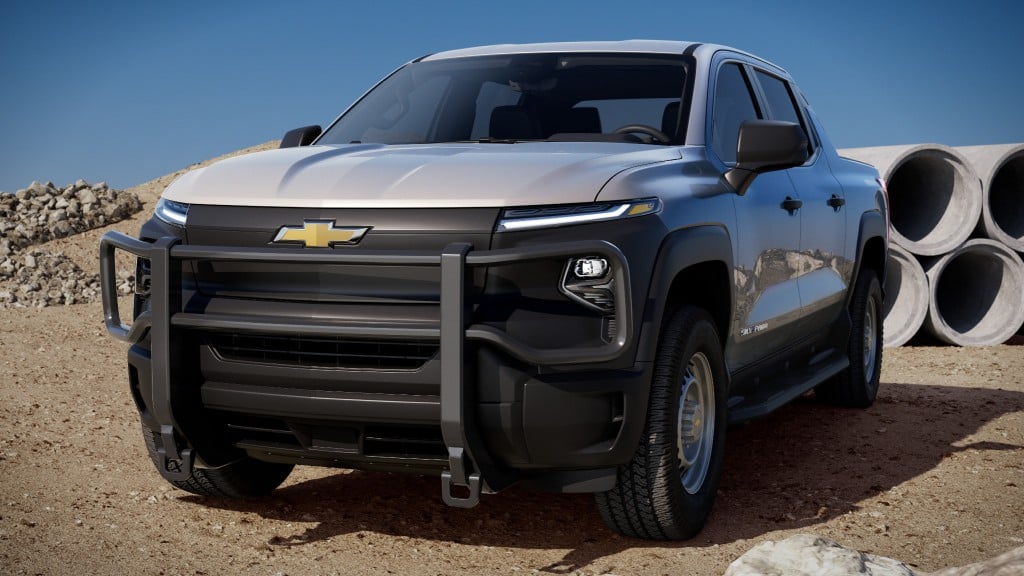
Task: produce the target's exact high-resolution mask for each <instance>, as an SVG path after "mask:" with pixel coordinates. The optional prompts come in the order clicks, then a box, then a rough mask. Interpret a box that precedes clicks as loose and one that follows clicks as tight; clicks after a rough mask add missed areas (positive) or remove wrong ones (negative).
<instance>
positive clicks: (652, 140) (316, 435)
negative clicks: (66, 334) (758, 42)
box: [100, 40, 888, 539]
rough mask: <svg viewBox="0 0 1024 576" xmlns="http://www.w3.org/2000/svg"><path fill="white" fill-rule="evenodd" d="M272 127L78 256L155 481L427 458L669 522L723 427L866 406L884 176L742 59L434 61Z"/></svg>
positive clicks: (571, 50)
mask: <svg viewBox="0 0 1024 576" xmlns="http://www.w3.org/2000/svg"><path fill="white" fill-rule="evenodd" d="M280 146H281V147H280V149H275V150H269V151H265V152H260V153H256V154H250V155H245V156H240V157H235V158H231V159H228V160H224V161H221V162H218V163H216V164H213V165H211V166H208V167H206V168H201V169H197V170H193V171H191V172H188V173H186V174H184V175H182V176H181V177H180V178H178V179H177V180H176V181H175V182H174V183H172V184H171V185H170V186H168V188H167V189H166V190H165V191H164V193H163V195H162V198H161V199H160V200H159V202H158V204H157V205H156V208H155V213H154V214H153V217H152V218H151V219H150V220H149V221H147V222H146V223H145V224H144V225H143V226H142V228H141V231H140V233H139V237H138V238H132V237H130V236H127V235H123V234H119V233H108V234H107V235H106V236H104V237H103V239H102V241H101V244H100V264H101V277H102V281H103V282H102V285H103V302H104V316H105V322H106V325H107V328H108V330H109V331H110V332H111V333H112V334H113V335H114V336H116V337H118V338H120V339H122V340H126V341H128V342H129V343H130V344H131V346H130V349H129V350H128V382H129V389H130V392H131V395H132V397H133V398H134V400H135V404H136V406H137V407H138V411H139V414H140V416H141V422H142V432H143V436H144V439H145V442H146V446H147V447H148V450H149V454H150V456H151V457H152V460H153V462H154V463H155V465H156V468H157V470H158V471H159V472H160V474H161V475H163V477H164V478H166V479H167V480H168V481H169V482H170V483H172V484H173V485H174V486H177V487H179V488H181V489H184V490H187V491H190V492H194V493H196V494H200V495H208V496H216V497H249V496H258V495H261V494H265V493H268V492H270V491H271V490H273V489H275V488H276V487H278V486H279V485H280V484H281V483H282V482H283V481H284V480H285V479H286V477H287V476H288V475H289V473H290V472H291V470H292V468H293V466H294V465H296V464H305V465H316V466H335V467H344V468H356V469H362V470H382V471H392V472H394V471H399V472H410V473H415V474H428V475H436V476H437V477H439V478H440V487H441V496H442V498H443V500H444V502H446V503H447V504H449V505H452V506H459V507H472V506H474V505H475V504H477V503H478V501H479V499H480V496H481V493H493V492H497V491H500V490H502V489H504V488H506V487H508V486H510V485H512V484H514V483H517V482H522V483H525V484H528V485H530V486H533V487H536V488H539V489H544V490H553V491H561V492H592V493H594V494H595V495H596V500H597V506H598V508H599V510H600V512H601V515H602V516H603V518H604V519H605V520H606V521H607V523H608V525H609V526H610V527H611V528H612V529H613V530H616V531H618V532H620V533H622V534H626V535H630V536H634V537H639V538H649V539H685V538H690V537H692V536H694V535H695V534H697V533H698V532H699V531H700V529H701V528H702V526H703V524H704V522H705V520H706V518H707V516H708V513H709V511H710V509H711V506H712V503H713V501H714V497H715V493H716V487H717V485H718V481H719V476H720V474H721V470H722V462H723V454H724V450H725V446H726V429H727V428H728V426H729V425H730V424H732V423H736V422H741V421H746V420H749V419H752V418H755V417H758V416H761V415H764V414H766V413H768V412H770V411H772V410H775V409H776V408H778V407H780V406H782V405H783V404H785V403H787V402H789V401H790V400H792V399H794V398H795V397H797V396H799V395H801V394H804V393H806V392H808V391H810V390H814V391H815V393H816V394H817V395H818V396H819V397H820V398H822V399H824V400H826V401H829V402H833V403H837V404H840V405H844V406H856V407H865V406H868V405H870V404H871V403H872V402H873V400H874V399H875V396H876V393H877V390H878V382H879V370H880V366H881V361H882V322H881V310H882V289H881V286H882V285H883V283H882V282H883V280H884V274H885V262H886V255H887V250H888V236H887V230H888V212H887V204H886V202H887V200H886V196H885V186H884V183H883V182H882V181H881V180H880V179H879V178H878V173H877V172H876V171H875V170H874V169H873V168H872V167H870V166H868V165H865V164H860V163H857V162H854V161H852V160H847V159H844V158H841V157H840V156H838V155H837V153H836V150H835V148H834V147H833V145H832V144H831V143H830V142H829V140H828V137H827V136H826V135H825V131H824V130H823V129H822V126H821V124H820V123H819V121H818V119H817V117H816V116H815V114H814V111H813V110H812V109H811V107H810V105H809V104H808V102H807V99H806V98H805V97H804V95H803V94H802V93H801V92H800V90H799V89H798V88H797V87H796V85H795V84H794V83H793V80H792V79H791V77H790V76H789V75H788V74H787V73H786V72H785V71H784V70H783V69H781V68H779V67H778V66H775V65H774V64H771V63H769V62H767V61H765V60H763V59H761V58H758V57H756V56H753V55H750V54H747V53H744V52H741V51H738V50H734V49H731V48H727V47H723V46H716V45H711V44H700V43H688V42H667V41H636V40H634V41H623V42H593V43H552V44H530V45H500V46H489V47H479V48H469V49H463V50H454V51H449V52H443V53H439V54H433V55H429V56H424V57H422V58H418V59H416V60H413V61H412V62H409V63H408V64H406V65H404V66H402V67H400V68H399V69H398V70H396V71H395V72H393V73H392V74H391V75H389V76H387V77H386V78H385V79H384V80H382V81H381V82H380V83H378V84H377V85H376V86H375V87H373V88H372V89H371V90H370V91H369V92H367V93H366V94H365V95H364V96H362V97H361V98H360V99H359V100H358V101H357V102H356V103H354V104H353V105H351V106H350V107H349V108H348V109H347V110H346V111H345V112H344V113H343V114H341V115H340V116H339V117H338V118H337V119H336V120H334V122H333V123H331V124H330V125H329V126H328V127H327V129H326V130H322V131H321V129H320V127H319V126H307V127H304V128H298V129H296V130H292V131H290V132H288V133H287V134H286V135H285V137H284V139H283V140H282V142H281V145H280ZM119 250H121V251H127V252H129V253H131V254H134V255H135V256H136V257H137V265H136V270H135V278H136V288H135V294H134V311H133V322H131V323H130V324H126V323H123V322H122V319H121V315H120V312H119V310H118V300H117V294H116V290H115V273H116V270H115V268H116V260H115V254H116V253H117V251H119ZM765 457H768V456H767V455H766V456H765Z"/></svg>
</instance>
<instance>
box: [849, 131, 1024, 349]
mask: <svg viewBox="0 0 1024 576" xmlns="http://www.w3.org/2000/svg"><path fill="white" fill-rule="evenodd" d="M840 153H841V154H842V155H843V156H847V157H849V158H853V159H856V160H860V161H862V162H867V163H869V164H872V165H874V166H875V167H876V168H878V171H879V173H880V174H881V175H882V177H883V178H885V180H886V182H887V183H888V190H889V200H890V212H891V230H890V231H891V239H892V248H891V252H890V255H889V260H888V264H887V273H886V276H887V278H886V286H885V290H886V299H887V301H886V306H885V334H886V339H885V345H886V346H890V347H891V346H899V345H902V344H904V343H906V342H907V341H908V340H910V339H911V338H912V337H913V336H914V335H915V333H917V331H918V329H919V328H920V327H921V326H922V325H923V327H924V328H925V330H926V331H927V332H929V333H931V334H932V335H933V336H935V337H936V338H938V339H939V340H941V341H943V342H946V343H949V344H955V345H960V346H985V345H992V344H1000V343H1002V342H1005V341H1006V340H1007V339H1009V338H1010V337H1012V336H1013V334H1014V333H1015V332H1017V331H1018V330H1024V328H1022V324H1024V263H1022V262H1021V258H1020V256H1018V255H1017V254H1016V253H1015V252H1014V250H1017V251H1024V144H1017V145H1001V146H978V147H969V148H962V149H959V150H957V149H953V148H949V147H947V146H942V145H938V144H924V145H913V146H885V147H876V148H859V149H852V150H842V151H841V152H840ZM979 175H980V177H979ZM976 229H977V231H976V232H975V230H976ZM972 232H974V233H975V235H978V236H984V237H987V238H989V239H986V240H971V241H969V242H968V238H969V237H970V236H971V235H972ZM925 270H926V271H927V273H925V272H924V271H925Z"/></svg>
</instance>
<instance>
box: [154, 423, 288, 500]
mask: <svg viewBox="0 0 1024 576" xmlns="http://www.w3.org/2000/svg"><path fill="white" fill-rule="evenodd" d="M142 437H143V438H144V439H145V440H146V451H147V452H149V457H150V459H151V460H152V461H153V465H154V466H156V467H157V470H159V469H160V458H159V453H158V452H157V442H159V441H160V438H159V434H157V433H156V432H154V431H153V430H150V429H149V428H148V427H146V426H145V425H143V426H142ZM292 468H294V466H293V465H291V464H275V463H271V462H262V461H260V460H256V459H253V458H249V457H244V458H242V459H241V460H236V461H235V462H232V463H231V464H228V465H226V466H221V467H220V468H193V469H192V474H191V475H190V476H189V477H188V479H186V480H168V482H170V483H171V484H172V485H173V486H174V487H175V488H180V489H182V490H184V491H186V492H191V493H193V494H198V495H200V496H211V497H215V498H252V497H254V496H263V495H265V494H269V493H270V492H272V491H273V490H274V489H275V488H277V487H278V486H280V485H281V484H282V483H283V482H284V481H285V479H286V478H288V475H289V474H291V471H292Z"/></svg>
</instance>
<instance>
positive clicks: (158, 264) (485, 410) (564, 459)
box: [100, 232, 650, 506]
mask: <svg viewBox="0 0 1024 576" xmlns="http://www.w3.org/2000/svg"><path fill="white" fill-rule="evenodd" d="M180 242H181V241H180V239H178V238H173V237H164V238H161V239H159V240H157V241H155V242H153V243H149V242H144V241H141V240H137V239H135V238H131V237H129V236H125V235H123V234H119V233H116V232H110V233H107V234H106V235H105V236H104V237H103V238H102V240H101V243H100V265H101V266H100V268H101V281H102V286H103V305H104V317H105V322H106V326H107V330H108V331H109V332H110V333H111V334H113V335H114V336H116V337H117V338H119V339H122V340H125V341H128V342H131V343H133V344H136V346H133V347H132V351H131V352H130V353H129V361H130V365H131V367H132V368H131V371H130V372H131V377H132V378H133V390H134V392H135V394H136V402H137V403H138V404H139V409H140V411H141V412H142V413H143V419H144V421H145V420H148V421H149V424H150V425H151V426H153V427H154V428H155V429H157V430H159V432H160V435H161V438H162V446H160V447H159V450H160V453H161V455H162V459H163V462H162V466H161V473H163V474H164V475H165V476H166V477H168V478H170V479H177V478H182V477H187V475H188V474H189V473H190V472H191V466H193V461H194V460H198V461H199V463H200V464H207V465H216V464H217V462H218V460H222V459H224V458H227V457H228V456H219V455H218V454H217V447H216V446H217V443H216V442H214V441H213V440H212V439H210V438H208V436H210V435H216V434H218V433H219V432H218V429H217V428H215V427H212V426H211V424H210V418H209V417H208V416H207V414H206V413H207V412H208V411H220V412H231V413H236V414H237V413H240V414H245V415H247V419H245V420H244V421H240V422H236V423H235V426H236V427H237V428H247V429H249V430H250V431H253V432H258V433H262V435H263V437H267V436H271V437H272V436H273V433H274V432H276V430H274V429H273V427H271V426H265V425H264V424H263V420H261V419H260V418H261V417H274V418H284V419H286V420H288V421H289V422H290V427H291V428H292V432H293V433H295V434H297V435H298V436H299V437H301V438H303V442H302V443H301V444H302V445H301V446H288V445H285V444H281V443H275V442H273V441H272V440H265V441H253V440H251V439H250V440H249V441H248V443H245V442H243V443H240V444H239V445H238V448H241V449H243V450H246V451H247V452H248V453H249V454H250V455H253V456H256V457H258V458H263V459H270V460H273V459H277V460H282V461H298V462H307V463H311V464H326V465H346V466H353V467H367V468H384V469H407V470H415V471H429V470H439V471H440V472H441V476H442V482H443V496H444V499H445V501H446V502H447V503H449V504H451V505H456V506H472V505H473V504H475V503H476V501H477V499H478V495H479V491H480V489H481V484H482V482H486V484H487V486H488V487H489V488H491V489H500V488H501V487H503V486H505V485H507V484H508V483H510V482H512V481H515V480H518V479H521V478H523V477H529V475H530V474H531V470H532V471H537V470H543V469H549V470H550V469H561V470H562V471H565V472H564V474H563V475H564V476H565V478H567V480H565V481H564V482H563V486H562V487H563V488H566V486H564V484H566V483H569V484H571V483H572V482H579V483H580V486H578V487H577V488H578V489H580V490H593V489H607V488H609V487H610V485H608V481H610V480H608V479H609V478H610V477H611V475H610V473H609V471H610V470H611V469H613V468H614V466H615V465H616V464H618V463H621V462H624V461H625V460H628V458H629V457H630V456H631V455H632V451H633V450H632V444H633V443H632V442H631V441H630V439H631V438H635V435H636V434H637V433H638V428H637V423H638V422H639V425H640V426H642V419H643V410H644V407H645V406H646V382H647V381H649V376H650V375H649V369H648V368H647V367H645V366H638V367H634V368H632V369H625V370H608V371H601V370H596V371H595V370H592V369H591V368H592V367H593V366H594V365H600V364H601V363H607V362H612V361H615V360H617V359H620V357H622V356H623V355H624V354H625V353H627V352H628V351H630V350H632V349H633V348H632V347H631V344H632V343H631V340H632V339H634V338H635V333H636V332H635V330H634V328H635V326H634V306H633V302H632V300H631V294H630V289H631V283H630V278H629V269H628V266H627V263H626V259H625V257H624V256H623V254H622V252H621V251H620V250H619V249H618V248H616V247H615V246H614V245H612V244H611V243H609V242H604V241H597V240H591V241H580V242H562V243H558V244H548V245H538V246H531V247H526V248H509V249H495V250H487V251H477V250H473V248H472V247H471V246H470V245H468V244H465V243H453V244H449V245H448V246H447V247H446V248H445V249H444V250H443V251H441V253H424V252H406V251H402V252H400V251H362V252H341V251H335V250H322V251H321V250H316V251H313V250H309V251H305V250H304V251H296V250H288V249H276V248H234V247H212V246H193V245H182V244H181V243H180ZM119 249H120V250H125V251H127V252H129V253H131V254H134V255H135V256H137V257H139V258H142V259H145V260H148V261H149V263H150V293H149V301H150V307H149V310H147V311H144V312H142V313H141V314H140V315H139V316H138V317H137V318H136V320H135V322H134V323H133V324H132V325H130V326H128V325H125V324H124V323H122V321H121V318H120V314H119V311H118V302H117V296H116V289H115V252H116V250H119ZM579 255H599V256H602V257H604V258H606V259H607V260H608V262H609V264H610V266H611V271H612V273H613V274H614V275H615V278H616V282H615V287H614V299H615V310H616V317H615V322H616V330H615V332H614V337H613V338H612V339H611V341H610V342H607V343H604V344H600V345H587V346H581V347H564V348H557V349H547V348H537V347H533V346H530V345H529V344H527V343H525V342H522V341H520V340H518V339H516V338H514V337H513V336H511V335H509V334H508V333H507V332H504V331H502V330H499V329H497V328H495V327H494V326H490V325H484V324H474V323H471V322H470V321H469V318H470V316H471V310H470V305H469V303H468V292H469V291H470V290H471V288H470V287H469V282H470V279H471V273H470V271H471V270H472V269H473V268H478V267H489V266H499V265H504V264H512V263H524V262H525V263H529V262H535V261H541V260H551V259H553V258H567V257H571V256H579ZM183 261H193V262H203V261H205V262H212V261H230V262H236V263H237V262H258V263H277V262H288V263H292V264H294V263H303V264H310V265H317V264H331V265H359V266H424V267H428V266H431V267H439V268H440V313H439V316H438V317H437V320H435V321H419V322H405V323H396V322H389V321H388V319H387V318H381V319H377V320H364V321H359V322H337V321H332V320H330V319H323V318H319V319H318V318H316V317H315V315H314V316H304V317H303V316H298V317H289V316H287V315H282V314H280V313H269V312H268V313H265V314H261V313H253V312H252V311H250V312H246V313H237V311H221V312H217V311H216V310H214V311H210V310H203V311H202V312H196V311H186V310H189V309H190V308H189V307H188V306H183V304H184V303H183V299H187V298H188V297H189V295H188V294H186V291H185V290H184V289H183V283H182V273H181V270H182V262H183ZM268 305H269V306H272V305H273V304H272V303H268ZM554 328H555V329H557V327H554ZM195 334H205V335H210V334H232V335H239V334H241V335H247V334H251V335H261V336H267V337H270V338H277V337H281V338H291V337H296V336H299V335H301V336H302V337H306V338H320V339H324V338H342V339H373V340H375V341H396V342H399V341H402V342H404V341H410V340H411V341H416V342H423V343H427V344H428V345H433V346H436V347H437V350H438V352H437V354H435V355H434V356H433V357H432V359H431V360H429V361H427V362H426V363H425V364H424V365H423V366H422V367H420V368H419V369H417V370H415V371H408V372H403V371H373V370H370V371H366V370H344V369H329V368H319V369H310V368H309V367H303V366H279V365H269V364H267V365H265V364H260V363H258V362H256V363H252V362H236V361H232V360H231V359H225V358H224V357H222V356H221V355H220V354H217V353H216V352H215V351H214V350H213V348H212V347H210V346H205V345H194V344H195V343H196V342H197V340H196V339H195V338H193V337H192V336H194V335H195ZM190 335H192V336H190ZM140 343H145V344H148V346H140V345H138V344H140ZM573 366H579V367H580V368H581V370H580V371H575V370H573V369H572V367H573ZM200 373H201V374H202V375H201V376H197V374H200ZM197 378H198V379H199V380H200V381H201V383H202V386H197V385H196V382H195V380H196V379H197ZM273 382H281V383H287V385H278V386H274V385H268V384H270V383H273ZM339 383H342V384H341V385H339ZM345 383H347V385H346V384H345ZM417 387H419V388H417ZM392 388H393V389H392ZM197 389H198V390H197ZM524 406H530V407H531V408H530V409H529V410H524V409H523V407H524ZM609 406H611V407H612V408H611V412H612V413H611V414H608V411H609ZM627 413H629V414H630V416H628V417H627ZM605 420H607V422H606V421H605ZM624 422H626V423H628V424H629V426H626V425H625V424H624ZM337 423H355V424H351V428H346V427H344V426H342V427H337V426H334V424H337ZM417 426H420V427H425V428H430V427H433V428H435V429H436V428H438V427H439V434H438V435H437V436H438V437H436V438H432V437H431V435H430V434H429V433H428V434H426V435H425V436H424V435H423V434H422V433H417V434H411V435H409V436H410V438H406V439H405V440H406V442H404V443H403V444H402V449H400V450H399V449H396V448H395V446H396V445H395V443H394V439H395V438H400V437H402V436H403V433H402V432H401V431H402V430H403V429H405V430H411V429H412V428H409V427H413V428H415V427H417ZM595 428H597V429H600V433H597V434H595V433H593V432H591V431H592V430H594V429H595ZM256 437H257V438H258V437H260V434H256ZM527 437H530V438H527ZM608 438H610V440H608ZM388 442H391V444H389V443H388ZM431 443H434V444H436V445H437V447H438V448H440V449H441V450H442V451H443V452H442V454H443V455H442V456H441V457H438V454H437V452H436V451H433V452H432V451H430V450H427V449H424V450H423V454H422V455H421V456H420V457H417V455H416V453H415V452H416V449H415V447H416V446H426V445H429V444H431ZM524 445H529V446H532V447H533V449H532V450H531V453H530V454H529V455H524V454H523V452H524V449H523V448H522V446H524ZM409 446H413V447H414V449H412V450H411V453H410V449H409ZM399 452H400V453H401V455H400V456H399V455H398V454H397V453H399ZM572 470H576V471H578V473H575V475H574V473H573V472H572ZM587 470H590V471H594V470H601V471H603V472H604V474H603V476H602V475H598V476H601V477H602V478H604V480H601V481H597V482H593V481H592V479H593V478H594V477H595V476H594V475H593V474H589V475H588V473H587V472H586V471H587ZM541 483H543V482H541ZM453 484H454V485H457V486H462V487H464V488H463V489H462V490H461V493H462V495H460V496H455V495H453V493H452V485H453ZM465 488H468V494H467V490H465ZM568 489H572V487H571V486H570V487H568Z"/></svg>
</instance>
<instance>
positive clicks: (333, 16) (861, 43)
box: [0, 0, 1024, 192]
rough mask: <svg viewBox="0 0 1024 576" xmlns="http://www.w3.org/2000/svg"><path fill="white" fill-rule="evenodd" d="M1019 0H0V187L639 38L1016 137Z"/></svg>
mask: <svg viewBox="0 0 1024 576" xmlns="http://www.w3.org/2000/svg"><path fill="white" fill-rule="evenodd" d="M1022 21H1024V3H1021V2H1016V1H1007V0H999V1H985V0H979V1H978V2H975V3H972V4H970V5H969V4H968V3H965V2H962V1H957V2H953V1H945V0H941V1H924V0H922V1H916V2H909V1H901V0H888V1H886V2H880V1H876V0H860V1H857V2H835V1H829V0H817V1H813V2H811V1H796V0H790V1H776V2H771V1H767V0H762V1H746V0H743V1H728V0H716V1H702V2H694V1H684V0H674V1H668V2H641V1H634V2H601V1H598V0H591V1H582V2H581V1H559V0H547V1H534V0H518V1H516V2H504V3H487V2H445V1H441V0H435V1H432V2H398V1H388V0H378V1H376V2H341V1H330V0H322V1H306V2H302V1H296V2H260V1H256V0H250V1H246V2H236V1H228V0H225V1H208V2H192V1H189V0H177V1H175V2H140V1H94V2H80V1H74V2H73V1H68V0H63V1H57V0H53V1H48V0H32V1H28V0H3V2H2V3H0V190H3V191H8V192H12V191H14V190H17V189H18V188H22V187H25V186H26V185H28V184H29V182H31V181H32V180H40V181H46V180H51V181H53V182H54V183H56V184H58V185H63V184H67V183H70V182H73V181H74V180H76V179H78V178H85V179H86V180H89V181H91V182H95V181H100V180H105V181H107V182H108V183H110V184H111V185H113V186H116V187H120V188H124V187H128V186H132V185H135V184H138V183H141V182H144V181H146V180H149V179H151V178H155V177H157V176H160V175H163V174H166V173H168V172H172V171H174V170H177V169H179V168H182V167H185V166H187V165H189V164H191V163H194V162H199V161H202V160H205V159H207V158H210V157H212V156H216V155H219V154H224V153H227V152H230V151H233V150H237V149H239V148H244V147H246V146H250V145H253V144H258V143H261V142H265V141H267V140H271V139H275V138H279V137H280V136H281V135H282V134H283V133H284V132H285V131H286V130H288V129H290V128H294V127H296V126H302V125H306V124H322V125H325V124H327V123H329V122H330V121H331V120H332V119H333V118H334V117H335V116H336V115H337V114H338V113H339V112H341V111H342V110H343V109H344V108H345V107H346V106H347V105H348V104H349V103H350V102H351V101H352V100H354V99H355V98H357V97H358V96H359V95H360V94H362V92H363V91H365V90H366V89H367V88H368V87H369V86H370V85H371V84H372V83H374V82H375V81H377V80H378V79H379V78H381V77H382V76H383V75H385V74H386V73H388V72H389V71H391V70H392V69H394V68H395V67H397V66H399V65H401V64H403V63H404V62H406V61H408V60H411V59H413V58H415V57H418V56H421V55H423V54H426V53H430V52H437V51H440V50H445V49H450V48H459V47H465V46H473V45H480V44H492V43H505V42H537V41H558V40H595V39H602V40H604V39H608V40H619V39H629V38H656V39H672V40H697V41H703V42H715V43H721V44H727V45H732V46H735V47H737V48H741V49H744V50H747V51H749V52H753V53H755V54H757V55H759V56H762V57H765V58H767V59H769V60H772V61H774V62H776V63H777V64H779V65H781V66H782V67H784V68H786V69H787V70H789V72H790V73H791V74H792V75H793V76H794V77H795V78H796V80H797V82H798V83H799V85H800V86H801V88H802V90H803V91H804V93H805V94H806V95H807V97H808V99H809V100H810V101H811V103H812V104H813V105H814V107H815V109H816V110H817V112H818V115H819V116H820V117H821V118H822V121H823V122H824V123H825V126H826V128H827V131H828V132H829V135H830V136H831V137H832V140H833V141H834V142H835V143H836V144H837V145H838V146H840V147H855V146H875V145H886V144H902V143H916V142H939V143H944V144H949V145H954V146H957V145H971V144H994V143H1005V142H1020V141H1024V63H1022V62H1021V60H1022V58H1024V34H1022V33H1021V31H1020V23H1021V22H1022Z"/></svg>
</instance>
